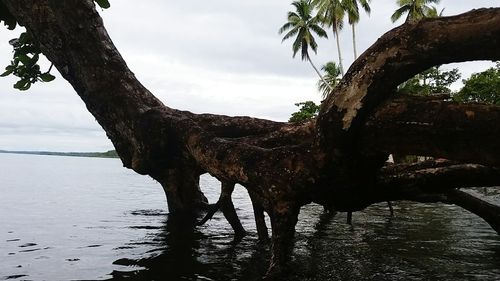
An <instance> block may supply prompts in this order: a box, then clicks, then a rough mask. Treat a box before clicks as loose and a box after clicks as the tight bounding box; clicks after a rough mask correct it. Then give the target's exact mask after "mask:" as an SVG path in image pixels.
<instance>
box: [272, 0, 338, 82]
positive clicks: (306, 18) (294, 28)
mask: <svg viewBox="0 0 500 281" xmlns="http://www.w3.org/2000/svg"><path fill="white" fill-rule="evenodd" d="M292 6H294V7H295V12H288V16H287V20H288V22H287V23H285V24H284V25H283V26H282V27H281V28H280V29H279V33H280V34H282V33H285V32H287V33H286V34H285V36H284V37H283V40H282V41H281V42H283V41H285V40H287V39H289V38H291V37H293V36H296V37H295V41H294V42H293V45H292V50H293V57H294V58H295V55H296V54H297V52H298V51H299V50H300V52H301V56H302V60H307V61H309V63H310V64H311V66H312V67H313V68H314V70H315V71H316V73H317V74H318V76H319V77H320V78H321V79H323V77H322V76H321V73H320V72H319V71H318V69H317V68H316V66H315V65H314V63H313V62H312V60H311V57H310V56H309V47H311V49H312V50H313V51H314V53H316V52H317V49H318V44H317V43H316V40H315V39H314V36H313V33H315V34H316V35H318V36H319V37H325V38H328V36H327V34H326V31H325V30H324V29H323V28H321V26H320V25H319V24H320V22H319V18H318V17H317V16H314V17H313V16H312V12H313V9H314V6H313V5H311V1H310V0H309V1H307V0H299V1H295V2H293V3H292ZM325 83H326V82H325Z"/></svg>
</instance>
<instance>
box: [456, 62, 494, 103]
mask: <svg viewBox="0 0 500 281" xmlns="http://www.w3.org/2000/svg"><path fill="white" fill-rule="evenodd" d="M462 81H463V83H464V87H463V88H462V89H461V90H460V91H459V92H458V93H457V94H456V95H454V96H453V100H454V101H457V102H481V103H488V104H497V105H500V62H498V63H497V65H496V67H492V68H489V69H487V70H486V71H483V72H480V73H474V74H472V75H471V77H470V78H469V79H465V80H462Z"/></svg>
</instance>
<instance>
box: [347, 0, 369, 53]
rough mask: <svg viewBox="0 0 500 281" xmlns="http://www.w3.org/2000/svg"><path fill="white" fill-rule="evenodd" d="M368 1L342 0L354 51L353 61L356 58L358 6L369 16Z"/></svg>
mask: <svg viewBox="0 0 500 281" xmlns="http://www.w3.org/2000/svg"><path fill="white" fill-rule="evenodd" d="M369 2H370V0H343V1H342V6H344V9H345V11H346V12H347V19H348V22H349V24H350V25H351V28H352V48H353V51H354V59H357V58H358V51H357V49H356V24H357V23H358V22H359V17H360V16H359V6H360V5H361V8H363V10H364V11H365V12H366V13H367V14H370V12H371V9H370V4H369Z"/></svg>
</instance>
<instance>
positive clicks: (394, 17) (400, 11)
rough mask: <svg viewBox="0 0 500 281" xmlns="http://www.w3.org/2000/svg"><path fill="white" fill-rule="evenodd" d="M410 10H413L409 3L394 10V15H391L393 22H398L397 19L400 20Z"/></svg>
mask: <svg viewBox="0 0 500 281" xmlns="http://www.w3.org/2000/svg"><path fill="white" fill-rule="evenodd" d="M410 10H411V6H409V5H403V6H401V7H400V8H399V9H397V10H396V11H394V13H393V14H392V16H391V20H392V22H396V21H397V20H399V19H400V18H401V17H402V16H403V14H406V13H409V11H410Z"/></svg>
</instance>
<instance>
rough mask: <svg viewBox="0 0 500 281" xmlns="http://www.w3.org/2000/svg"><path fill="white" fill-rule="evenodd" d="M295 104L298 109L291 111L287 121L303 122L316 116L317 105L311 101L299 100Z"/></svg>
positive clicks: (317, 111)
mask: <svg viewBox="0 0 500 281" xmlns="http://www.w3.org/2000/svg"><path fill="white" fill-rule="evenodd" d="M295 105H296V106H298V107H299V111H297V112H295V113H292V117H290V119H289V120H288V122H294V123H297V122H303V121H306V120H309V119H312V118H314V117H316V116H318V113H319V105H317V104H315V103H314V102H312V101H305V102H299V103H296V104H295Z"/></svg>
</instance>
